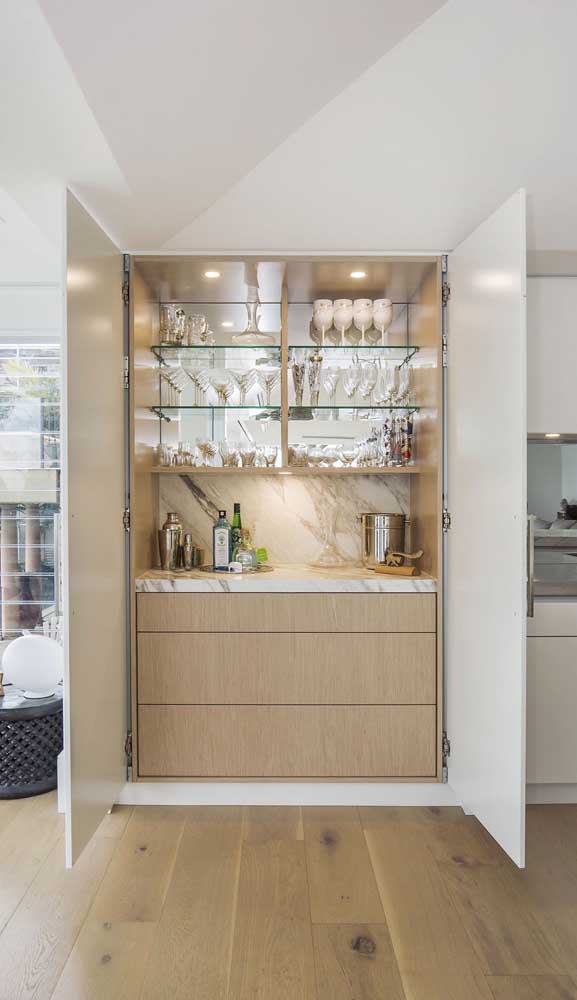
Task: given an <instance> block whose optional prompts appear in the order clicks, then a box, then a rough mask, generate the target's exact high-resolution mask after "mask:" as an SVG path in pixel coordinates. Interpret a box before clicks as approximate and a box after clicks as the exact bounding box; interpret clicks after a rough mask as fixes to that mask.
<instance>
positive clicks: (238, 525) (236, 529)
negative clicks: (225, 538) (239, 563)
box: [232, 503, 242, 552]
mask: <svg viewBox="0 0 577 1000" xmlns="http://www.w3.org/2000/svg"><path fill="white" fill-rule="evenodd" d="M241 537H242V521H241V519H240V504H239V503H235V505H234V513H233V516H232V551H233V552H234V550H235V549H236V547H237V545H239V544H240V540H241Z"/></svg>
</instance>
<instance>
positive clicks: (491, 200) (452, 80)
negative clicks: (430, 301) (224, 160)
mask: <svg viewBox="0 0 577 1000" xmlns="http://www.w3.org/2000/svg"><path fill="white" fill-rule="evenodd" d="M576 37H577V4H576V3H563V2H554V3H551V2H547V0H507V2H506V3H503V2H502V0H483V3H478V0H452V2H451V3H448V4H447V5H446V6H444V7H443V8H442V9H441V10H440V11H439V12H438V13H437V14H436V15H434V16H433V17H432V18H431V19H430V20H428V21H427V22H426V23H425V24H424V25H422V27H421V28H419V29H418V30H417V31H415V32H414V33H413V34H412V35H411V36H410V37H408V38H407V39H406V40H405V41H404V42H401V43H400V44H399V45H397V46H396V48H395V49H394V50H393V51H391V52H389V53H388V54H387V55H386V56H385V57H384V58H383V59H381V60H380V61H379V62H378V63H376V65H374V66H373V67H372V68H371V69H369V70H368V71H367V72H365V73H364V74H363V75H362V76H361V77H360V78H359V79H358V80H357V81H355V82H354V83H353V84H352V85H351V86H350V87H349V88H348V89H347V90H346V91H345V92H344V93H343V94H341V95H340V96H339V97H337V98H336V99H335V100H333V101H332V102H331V103H329V104H328V105H327V106H326V107H325V108H323V109H322V111H320V112H319V113H318V114H317V115H315V116H314V117H312V118H311V119H310V120H309V121H308V122H307V123H306V124H305V125H304V126H303V127H302V128H301V129H299V130H298V131H297V132H296V133H294V134H293V135H292V136H291V137H290V138H288V139H287V140H286V141H285V142H284V143H283V144H282V145H281V146H279V147H278V148H277V149H276V150H275V151H274V152H273V153H272V154H271V155H270V156H269V157H268V158H267V159H265V160H264V161H263V162H262V163H260V164H259V165H258V166H257V167H256V168H255V169H254V170H253V171H252V172H251V173H250V174H249V175H248V176H247V177H245V178H243V180H241V181H240V182H239V183H238V184H237V185H235V186H234V187H233V188H232V189H231V190H230V191H229V192H228V193H227V194H226V195H225V196H224V197H223V198H221V199H220V200H219V201H218V202H216V203H215V205H213V206H212V207H211V208H210V209H209V210H208V211H207V212H205V213H204V214H203V215H201V216H200V217H199V218H198V219H197V220H196V221H194V222H193V223H192V224H190V225H188V226H186V227H184V228H183V229H182V231H181V232H180V233H179V234H178V235H177V236H176V237H175V238H173V239H172V240H170V241H168V243H167V247H169V248H175V249H183V248H187V249H194V248H203V249H204V248H206V249H211V248H223V247H233V248H236V247H238V248H240V247H242V248H244V249H251V248H256V247H260V248H264V247H266V248H268V249H275V248H280V247H283V248H284V249H287V250H288V249H295V250H296V249H307V250H315V249H341V250H344V249H348V250H353V249H358V250H369V249H373V250H378V249H390V250H393V249H394V250H422V251H425V250H439V249H450V248H452V247H454V246H455V245H456V244H457V243H458V242H459V241H460V240H461V239H463V238H464V237H465V236H466V235H467V234H468V233H469V232H471V231H472V229H473V228H474V227H475V226H476V225H477V224H478V223H479V222H480V221H482V220H483V219H484V218H486V217H487V216H488V215H489V214H491V212H492V211H493V210H494V209H495V208H496V207H497V206H498V205H499V204H500V203H501V202H503V201H504V200H505V199H506V198H507V197H508V196H509V195H510V194H511V193H512V192H513V191H514V190H516V189H517V188H519V187H523V186H524V187H526V188H527V192H528V241H529V246H530V247H532V248H538V249H540V250H549V249H556V250H570V249H575V248H576V247H577V184H576V182H575V177H576V176H577V129H575V127H574V121H575V94H576V93H577V60H576V59H575V52H574V41H575V38H576Z"/></svg>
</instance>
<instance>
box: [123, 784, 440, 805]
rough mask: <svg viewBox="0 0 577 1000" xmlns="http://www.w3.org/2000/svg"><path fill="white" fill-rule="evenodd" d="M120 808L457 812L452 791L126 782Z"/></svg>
mask: <svg viewBox="0 0 577 1000" xmlns="http://www.w3.org/2000/svg"><path fill="white" fill-rule="evenodd" d="M118 803H119V804H120V805H130V806H151V805H155V806H156V805H158V806H172V805H189V806H192V805H194V806H205V805H216V806H237V805H242V806H262V805H267V806H271V805H272V806H312V805H317V806H319V805H320V806H454V805H459V803H458V801H457V799H456V796H455V793H454V792H453V790H452V788H450V787H449V785H441V784H420V783H410V784H404V783H400V782H399V783H396V784H390V783H389V784H386V783H383V784H380V783H375V782H364V783H363V782H305V781H303V782H282V783H279V782H268V783H264V782H249V781H245V782H239V781H234V782H222V781H219V782H207V781H149V782H147V781H140V782H127V783H126V785H125V786H124V788H123V789H122V791H121V793H120V795H119V797H118Z"/></svg>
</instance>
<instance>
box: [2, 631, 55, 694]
mask: <svg viewBox="0 0 577 1000" xmlns="http://www.w3.org/2000/svg"><path fill="white" fill-rule="evenodd" d="M2 670H3V672H4V682H5V683H7V684H13V685H14V687H18V688H20V689H21V690H22V692H23V693H24V697H25V698H48V697H49V696H50V695H51V694H54V691H55V690H56V686H57V685H58V683H59V682H60V681H61V680H62V676H63V673H64V655H63V652H62V646H61V645H60V643H58V642H56V640H55V639H49V638H48V637H47V636H44V635H22V636H20V638H19V639H14V641H13V642H11V643H10V645H9V646H8V647H7V649H6V652H5V653H4V656H3V658H2Z"/></svg>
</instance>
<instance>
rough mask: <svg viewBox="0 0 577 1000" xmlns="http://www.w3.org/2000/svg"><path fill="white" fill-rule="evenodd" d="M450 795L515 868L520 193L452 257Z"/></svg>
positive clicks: (522, 412)
mask: <svg viewBox="0 0 577 1000" xmlns="http://www.w3.org/2000/svg"><path fill="white" fill-rule="evenodd" d="M448 269H449V284H450V287H451V298H450V303H449V311H448V366H447V380H448V386H447V422H448V453H447V471H448V495H447V501H448V508H449V511H450V513H451V519H452V522H451V528H450V530H449V532H448V538H447V561H446V574H447V575H446V580H447V591H446V608H447V615H446V640H445V641H446V646H445V650H446V662H445V667H446V673H445V677H446V681H445V696H446V705H447V713H446V719H447V733H448V736H449V739H450V742H451V756H450V758H449V762H448V763H449V771H448V778H449V784H450V785H451V786H452V788H454V790H455V792H456V793H457V795H458V796H459V798H460V800H461V802H462V804H463V807H464V808H465V809H466V811H467V812H470V813H473V814H474V815H475V816H477V817H478V819H479V820H480V822H481V823H483V825H484V826H485V827H486V828H487V830H488V831H489V833H490V834H492V836H493V837H494V838H495V840H496V841H497V842H498V843H499V844H500V845H501V847H502V848H503V849H504V850H505V851H506V852H507V854H509V855H510V857H511V858H512V859H513V861H515V863H516V864H517V865H519V866H521V867H522V866H523V865H524V858H525V678H526V664H525V655H526V514H527V499H526V445H527V426H526V425H527V416H526V381H527V363H526V318H525V313H526V310H525V294H526V292H525V289H526V247H525V192H524V191H519V192H517V193H516V194H515V195H513V197H512V198H510V199H509V201H507V202H506V203H505V204H504V205H503V206H502V207H501V208H500V209H499V210H498V211H497V212H495V214H494V215H492V216H491V217H490V218H489V219H487V220H486V222H484V223H483V224H482V225H481V226H479V228H478V229H476V230H475V232H474V233H472V234H471V236H469V237H468V238H467V239H466V240H465V241H464V242H463V243H461V244H460V246H458V247H457V249H456V250H455V251H454V252H453V253H451V254H450V255H449V263H448Z"/></svg>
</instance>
